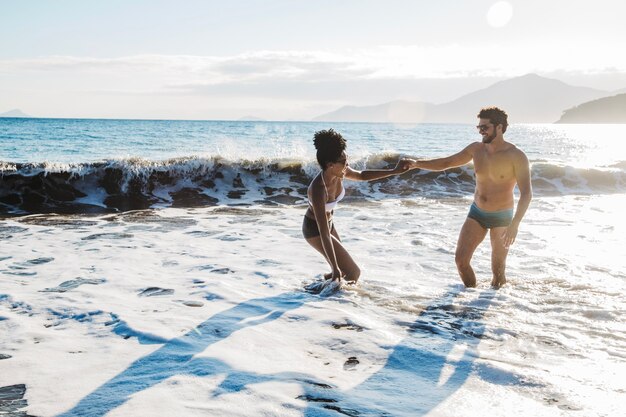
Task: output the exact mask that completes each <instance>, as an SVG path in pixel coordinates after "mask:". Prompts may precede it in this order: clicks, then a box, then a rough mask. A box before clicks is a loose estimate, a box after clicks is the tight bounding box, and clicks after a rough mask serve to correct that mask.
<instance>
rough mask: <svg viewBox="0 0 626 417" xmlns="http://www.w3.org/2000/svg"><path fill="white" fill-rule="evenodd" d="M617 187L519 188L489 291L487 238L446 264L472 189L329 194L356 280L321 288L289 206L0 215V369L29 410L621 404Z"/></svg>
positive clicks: (600, 407)
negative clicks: (406, 194)
mask: <svg viewBox="0 0 626 417" xmlns="http://www.w3.org/2000/svg"><path fill="white" fill-rule="evenodd" d="M624 203H626V201H625V197H624V196H601V197H584V198H579V197H554V198H544V199H535V201H534V202H533V205H532V206H531V209H530V210H529V212H528V214H527V217H526V219H525V220H524V222H523V223H522V226H521V227H520V233H519V236H518V241H517V242H516V243H515V245H514V246H513V248H512V250H511V254H510V257H509V262H508V276H509V284H507V285H506V286H505V287H504V288H503V289H502V290H499V291H493V290H490V289H489V288H488V284H489V281H490V257H489V253H490V252H489V245H488V242H484V243H483V245H481V246H480V247H479V249H478V250H477V252H476V254H475V261H474V267H475V270H476V273H477V276H478V280H479V286H478V288H477V289H475V290H463V289H462V286H461V285H460V281H459V278H458V276H457V273H456V268H455V265H454V246H455V243H456V239H457V236H458V232H459V229H460V226H461V224H462V223H463V221H464V219H465V216H466V213H467V206H468V201H465V200H463V199H454V200H440V201H429V200H415V201H407V200H395V199H386V200H384V201H382V202H369V203H367V204H350V203H349V202H345V203H342V205H341V207H340V208H339V209H338V210H337V211H336V213H335V224H336V227H337V230H338V232H339V234H340V235H341V236H342V240H343V243H344V244H345V246H346V247H347V248H348V250H349V251H350V253H351V255H352V256H353V257H354V259H355V260H356V261H357V262H358V263H359V265H360V267H361V269H362V275H361V282H360V283H359V284H358V285H357V287H351V286H346V287H345V288H343V289H341V290H339V291H337V292H334V293H333V294H332V295H330V296H327V297H320V296H318V295H311V294H308V293H306V292H305V291H304V289H303V287H304V285H305V284H306V283H311V282H314V281H315V280H321V279H322V278H321V274H323V273H325V272H329V267H328V265H326V263H325V261H324V260H323V258H322V257H321V255H319V254H318V253H317V252H316V251H315V250H314V249H312V248H311V247H310V246H308V245H307V243H306V242H305V241H304V239H303V238H302V237H301V235H300V225H301V221H302V215H303V214H304V210H303V208H298V207H275V208H259V207H248V208H245V207H244V208H233V207H217V208H198V209H186V210H183V209H171V208H170V209H161V210H156V211H147V212H141V211H140V212H130V213H125V214H123V215H107V216H100V217H72V218H66V217H63V216H29V217H27V218H23V219H19V218H14V219H10V220H4V222H3V224H2V225H1V228H0V233H2V234H3V238H2V240H1V241H0V245H1V246H0V249H1V252H0V253H2V257H0V259H2V260H0V273H1V275H2V289H1V290H0V294H4V295H3V296H0V318H2V319H3V320H0V329H1V331H2V334H3V335H8V336H3V337H2V339H1V340H0V353H1V354H8V355H11V356H12V357H11V358H9V359H4V360H1V361H0V367H1V368H2V372H0V386H6V385H12V384H20V383H24V384H26V386H27V392H26V397H25V398H26V400H27V401H28V404H29V406H28V409H27V411H28V412H29V413H30V414H33V415H38V416H54V415H61V416H64V415H68V414H63V413H65V412H67V411H68V410H73V414H72V415H93V416H100V415H109V416H122V415H155V416H160V415H163V416H165V415H186V416H196V415H197V416H201V415H207V414H211V415H220V416H241V415H246V416H252V415H255V416H256V415H288V416H292V415H293V416H299V415H308V416H310V415H325V414H328V415H331V414H333V413H335V412H334V411H332V410H330V409H328V408H324V405H330V406H334V407H339V408H340V409H342V410H344V411H346V412H350V411H348V410H356V411H358V412H360V413H361V415H378V414H381V413H382V412H383V411H385V412H388V413H389V414H391V415H394V416H416V415H436V416H445V417H447V416H457V415H458V413H459V410H463V414H464V415H468V416H479V415H494V416H504V415H511V414H513V415H515V414H521V413H522V412H525V413H530V414H532V415H537V416H552V415H560V413H562V412H565V411H563V410H567V409H568V408H570V409H579V410H581V412H582V413H583V414H584V415H585V416H592V417H594V416H602V415H617V414H618V413H619V410H620V409H621V408H620V407H621V404H622V403H623V398H624V392H623V391H620V389H622V388H621V385H620V384H621V375H623V374H624V371H626V365H625V363H626V362H625V361H624V357H625V355H626V351H625V349H624V338H623V337H621V336H620V335H623V334H624V331H625V330H626V329H625V328H624V324H623V321H622V320H620V319H619V317H620V316H619V314H616V312H620V311H624V310H625V309H626V301H625V300H624V297H623V295H622V294H623V290H624V280H623V277H624V276H626V270H625V269H624V265H623V262H621V261H620V259H621V257H620V256H619V253H620V250H621V249H620V248H623V247H624V243H625V242H624V238H623V236H625V233H626V230H625V229H624V224H623V222H618V220H619V219H621V209H620V207H623V204H624ZM598 213H600V214H598ZM46 219H47V220H46ZM609 226H610V227H609ZM579 235H584V236H585V237H584V238H581V237H578V236H579ZM78 278H82V279H85V280H94V281H87V282H83V281H78V282H81V283H82V285H80V286H77V287H76V288H74V289H71V290H68V291H66V292H51V291H46V289H54V288H56V287H58V286H59V284H61V283H63V282H68V281H71V280H76V279H78ZM98 282H100V283H98ZM150 287H159V288H163V289H171V290H173V293H171V294H167V293H165V294H164V295H156V296H151V297H146V296H139V294H140V293H141V292H142V291H144V290H146V289H147V288H150ZM186 304H187V305H186ZM189 304H191V305H195V306H194V307H190V306H189ZM198 305H201V306H199V307H198ZM166 340H167V341H168V342H167V343H164V341H166ZM351 358H354V359H351ZM357 362H358V363H357ZM307 398H308V400H307ZM316 400H317V401H316ZM320 400H327V401H331V400H332V401H335V402H323V401H320ZM559 406H561V408H559Z"/></svg>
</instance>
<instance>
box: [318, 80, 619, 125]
mask: <svg viewBox="0 0 626 417" xmlns="http://www.w3.org/2000/svg"><path fill="white" fill-rule="evenodd" d="M606 95H607V92H606V91H602V90H596V89H593V88H587V87H574V86H571V85H568V84H565V83H564V82H561V81H558V80H554V79H550V78H545V77H541V76H539V75H536V74H528V75H524V76H521V77H516V78H512V79H510V80H505V81H500V82H498V83H495V84H493V85H492V86H490V87H487V88H485V89H482V90H478V91H475V92H473V93H470V94H466V95H464V96H462V97H460V98H458V99H456V100H454V101H451V102H449V103H444V104H438V105H434V104H429V103H419V102H410V101H393V102H391V103H385V104H380V105H377V106H365V107H357V106H346V107H342V108H340V109H338V110H335V111H333V112H330V113H326V114H323V115H321V116H318V117H316V118H315V119H313V120H316V121H348V122H391V123H393V122H447V123H463V122H473V120H474V118H475V116H476V114H477V113H478V111H479V110H480V109H481V108H482V107H485V106H492V105H493V106H498V107H500V108H502V109H504V110H506V112H507V113H508V114H509V118H510V120H511V122H513V123H524V122H525V123H552V122H554V121H555V120H557V119H558V118H559V117H560V116H561V114H562V113H563V109H567V108H570V107H572V106H575V105H578V104H580V103H584V102H586V101H589V100H594V99H597V98H600V97H603V96H606ZM396 115H400V116H399V117H397V116H396Z"/></svg>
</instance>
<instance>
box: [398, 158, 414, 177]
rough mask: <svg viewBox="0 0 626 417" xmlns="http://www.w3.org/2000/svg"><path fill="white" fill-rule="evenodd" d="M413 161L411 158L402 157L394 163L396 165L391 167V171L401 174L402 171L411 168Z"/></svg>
mask: <svg viewBox="0 0 626 417" xmlns="http://www.w3.org/2000/svg"><path fill="white" fill-rule="evenodd" d="M414 162H415V161H414V160H413V159H408V158H402V159H400V160H399V161H398V163H397V164H396V167H395V168H394V169H393V172H395V173H396V174H401V173H403V172H406V171H408V170H409V169H411V168H413V163H414Z"/></svg>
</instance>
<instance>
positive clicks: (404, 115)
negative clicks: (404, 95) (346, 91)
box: [313, 100, 435, 123]
mask: <svg viewBox="0 0 626 417" xmlns="http://www.w3.org/2000/svg"><path fill="white" fill-rule="evenodd" d="M434 108H435V105H434V104H430V103H421V102H412V101H403V100H397V101H392V102H389V103H384V104H378V105H376V106H344V107H341V108H340V109H338V110H335V111H332V112H330V113H326V114H322V115H321V116H317V117H316V118H314V119H313V121H316V122H382V123H415V122H423V121H425V120H424V119H425V117H426V116H427V115H428V114H429V113H431V112H432V111H433V109H434Z"/></svg>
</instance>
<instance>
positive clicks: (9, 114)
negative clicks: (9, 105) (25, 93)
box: [0, 109, 31, 117]
mask: <svg viewBox="0 0 626 417" xmlns="http://www.w3.org/2000/svg"><path fill="white" fill-rule="evenodd" d="M0 117H31V116H29V115H27V114H26V113H24V112H22V111H21V110H20V109H13V110H10V111H8V112H5V113H0Z"/></svg>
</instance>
